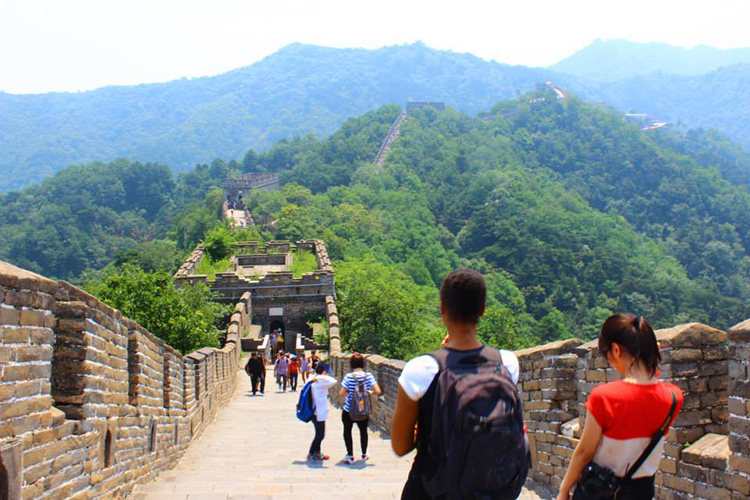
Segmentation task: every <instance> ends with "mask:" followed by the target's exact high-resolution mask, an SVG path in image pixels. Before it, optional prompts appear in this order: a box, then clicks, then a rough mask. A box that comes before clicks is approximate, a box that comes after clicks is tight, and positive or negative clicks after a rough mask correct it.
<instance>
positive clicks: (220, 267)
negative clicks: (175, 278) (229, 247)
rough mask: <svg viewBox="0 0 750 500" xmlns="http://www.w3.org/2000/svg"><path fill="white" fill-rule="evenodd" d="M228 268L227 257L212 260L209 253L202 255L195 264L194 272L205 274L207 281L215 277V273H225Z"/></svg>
mask: <svg viewBox="0 0 750 500" xmlns="http://www.w3.org/2000/svg"><path fill="white" fill-rule="evenodd" d="M228 269H229V258H226V259H221V260H217V261H216V262H214V261H213V260H211V257H210V256H209V255H204V256H203V260H201V261H200V262H199V263H198V265H197V266H195V274H205V275H206V279H208V280H209V281H212V280H215V279H216V273H225V272H227V270H228Z"/></svg>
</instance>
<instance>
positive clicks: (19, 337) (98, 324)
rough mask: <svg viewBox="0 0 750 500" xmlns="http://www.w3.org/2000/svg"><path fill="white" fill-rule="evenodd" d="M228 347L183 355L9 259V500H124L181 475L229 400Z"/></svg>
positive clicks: (232, 360) (237, 318)
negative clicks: (177, 469) (176, 471)
mask: <svg viewBox="0 0 750 500" xmlns="http://www.w3.org/2000/svg"><path fill="white" fill-rule="evenodd" d="M249 307H250V294H245V295H243V296H242V297H241V299H240V300H239V302H238V303H237V304H236V306H235V312H234V313H233V314H232V316H231V319H230V325H229V328H228V331H227V335H226V342H225V344H224V346H223V347H222V348H221V349H215V348H207V349H200V350H199V351H197V352H195V353H192V354H189V355H187V356H183V355H182V354H180V353H179V352H178V351H176V350H174V349H172V348H171V347H170V346H168V345H166V344H165V343H164V342H163V341H162V340H161V339H159V338H158V337H156V336H155V335H153V334H151V333H150V332H148V331H147V330H146V329H144V328H143V327H141V326H140V325H138V324H137V323H135V322H133V321H131V320H130V319H128V318H125V317H123V316H122V314H121V313H120V312H119V311H117V310H115V309H113V308H111V307H109V306H107V305H106V304H104V303H102V302H100V301H99V300H98V299H96V298H95V297H93V296H91V295H89V294H88V293H86V292H84V291H83V290H80V289H78V288H76V287H74V286H73V285H70V284H69V283H66V282H56V281H53V280H49V279H47V278H44V277H41V276H38V275H36V274H33V273H31V272H28V271H24V270H22V269H19V268H16V267H14V266H11V265H9V264H7V263H4V262H0V484H3V485H8V490H7V491H8V496H7V498H10V499H19V498H24V499H27V498H28V499H32V498H33V499H47V498H49V499H53V498H54V499H58V498H75V499H82V498H87V499H88V498H91V499H95V498H122V497H124V496H125V495H126V494H127V493H128V492H129V491H130V490H131V489H132V488H133V486H134V485H135V484H136V483H138V482H143V481H148V480H151V479H153V477H154V476H155V475H156V474H158V473H159V472H160V471H162V470H166V469H169V468H171V467H172V466H173V465H174V464H175V461H176V460H177V459H178V458H179V457H180V456H181V455H182V454H183V453H184V451H185V450H186V449H187V447H188V446H189V444H190V442H191V441H192V439H194V438H195V437H197V436H198V435H200V433H201V432H202V430H203V428H204V427H205V425H206V423H207V422H209V421H210V420H211V418H212V417H213V415H214V414H215V412H216V410H217V408H218V407H219V406H221V405H222V404H224V403H225V402H226V401H228V399H229V398H230V396H231V394H232V392H233V391H234V387H235V383H236V377H235V375H236V372H237V368H238V365H239V357H240V346H239V331H240V329H242V328H245V327H246V326H247V325H249V322H250V315H251V312H250V311H249Z"/></svg>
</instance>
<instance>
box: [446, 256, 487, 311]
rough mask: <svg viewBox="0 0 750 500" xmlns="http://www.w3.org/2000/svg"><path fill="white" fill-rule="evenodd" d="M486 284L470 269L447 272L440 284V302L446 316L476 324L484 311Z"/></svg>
mask: <svg viewBox="0 0 750 500" xmlns="http://www.w3.org/2000/svg"><path fill="white" fill-rule="evenodd" d="M486 301H487V285H486V284H485V283H484V278H483V277H482V275H481V274H479V273H478V272H477V271H474V270H472V269H457V270H456V271H453V272H452V273H450V274H448V276H446V277H445V279H444V280H443V284H442V285H441V286H440V302H441V303H442V304H443V305H444V306H445V309H446V312H447V313H448V317H449V318H451V319H452V320H454V321H458V322H461V323H471V324H476V323H478V322H479V318H480V316H482V313H483V312H484V306H485V302H486Z"/></svg>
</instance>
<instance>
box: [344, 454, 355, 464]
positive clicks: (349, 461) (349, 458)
mask: <svg viewBox="0 0 750 500" xmlns="http://www.w3.org/2000/svg"><path fill="white" fill-rule="evenodd" d="M343 462H344V463H345V464H349V465H354V462H355V460H354V457H353V456H351V455H347V456H345V457H344V460H343Z"/></svg>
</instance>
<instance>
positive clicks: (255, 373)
mask: <svg viewBox="0 0 750 500" xmlns="http://www.w3.org/2000/svg"><path fill="white" fill-rule="evenodd" d="M245 371H246V372H247V374H248V375H250V380H251V383H252V386H253V396H255V394H256V393H257V392H258V386H259V385H260V383H261V380H262V378H263V375H264V373H265V371H266V367H265V365H264V364H263V359H262V358H260V357H258V353H257V352H255V351H253V352H252V353H251V354H250V359H249V360H248V361H247V364H246V365H245ZM260 393H261V394H263V387H261V388H260Z"/></svg>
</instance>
